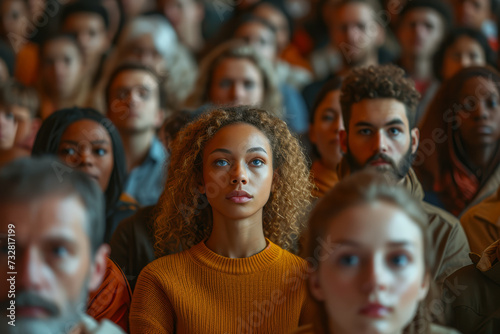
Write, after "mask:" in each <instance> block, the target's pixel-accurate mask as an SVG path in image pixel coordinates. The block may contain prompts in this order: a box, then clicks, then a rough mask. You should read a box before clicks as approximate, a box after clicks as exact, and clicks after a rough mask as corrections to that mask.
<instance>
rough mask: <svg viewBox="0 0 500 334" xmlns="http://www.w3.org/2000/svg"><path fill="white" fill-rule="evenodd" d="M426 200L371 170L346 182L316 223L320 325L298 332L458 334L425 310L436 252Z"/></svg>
mask: <svg viewBox="0 0 500 334" xmlns="http://www.w3.org/2000/svg"><path fill="white" fill-rule="evenodd" d="M419 202H420V201H418V200H416V199H415V198H414V197H413V196H412V195H411V194H410V193H409V192H408V191H407V190H406V189H404V187H401V186H400V185H399V186H395V185H394V183H393V182H388V180H387V177H386V176H384V175H382V174H379V173H376V172H374V171H373V170H372V171H363V172H359V173H354V174H352V175H351V176H350V177H348V178H346V179H343V180H341V181H340V182H339V183H338V184H337V185H336V186H335V187H334V188H333V189H332V190H331V191H330V192H329V193H327V194H326V195H325V197H323V198H322V199H320V200H319V201H318V203H317V205H316V207H315V208H314V209H313V211H312V213H311V215H310V217H309V224H308V225H309V231H308V235H307V239H308V244H307V247H306V254H305V256H306V258H307V260H308V261H309V266H310V270H309V273H310V276H309V278H308V283H309V284H308V287H309V294H310V296H311V298H312V299H313V300H314V301H315V304H316V306H317V307H316V309H317V312H316V313H315V319H314V322H313V325H309V326H307V327H305V328H302V329H300V330H298V331H297V332H295V333H297V334H298V333H301V334H306V333H308V334H312V333H378V334H393V333H430V334H438V333H441V334H444V333H448V334H452V333H455V334H458V332H456V331H454V330H451V329H445V328H442V327H440V326H437V325H434V324H431V323H429V322H428V321H427V319H426V318H425V313H424V312H425V309H423V308H422V305H419V304H422V302H423V300H424V299H425V297H426V295H427V293H428V291H429V287H430V285H431V284H432V268H433V264H432V262H433V260H434V249H433V247H432V246H431V237H432V236H431V235H430V233H429V231H428V229H427V217H426V216H425V214H424V211H423V209H422V207H421V206H420V203H419Z"/></svg>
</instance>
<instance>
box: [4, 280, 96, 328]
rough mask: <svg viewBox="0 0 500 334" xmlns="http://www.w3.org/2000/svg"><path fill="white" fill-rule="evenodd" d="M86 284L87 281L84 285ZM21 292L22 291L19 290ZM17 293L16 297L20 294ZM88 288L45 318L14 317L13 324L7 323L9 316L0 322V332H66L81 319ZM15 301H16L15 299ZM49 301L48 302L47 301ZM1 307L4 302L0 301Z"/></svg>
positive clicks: (85, 306) (85, 305) (85, 307)
mask: <svg viewBox="0 0 500 334" xmlns="http://www.w3.org/2000/svg"><path fill="white" fill-rule="evenodd" d="M86 286H87V281H86V282H85V284H84V287H86ZM21 293H22V292H21ZM21 293H20V294H19V295H18V297H19V296H20V295H21ZM88 294H89V292H88V290H87V289H86V288H84V289H83V291H82V293H81V294H80V298H79V299H78V301H77V302H70V303H69V304H68V305H66V306H65V309H64V310H59V309H58V310H57V314H56V315H54V316H51V317H49V318H46V319H32V318H19V317H17V318H16V321H15V326H11V325H9V324H8V321H10V320H9V318H6V319H3V320H4V321H1V322H0V333H4V334H68V333H70V332H71V331H72V329H73V328H75V326H76V325H78V324H79V323H80V322H81V320H82V315H83V314H84V313H85V311H86V309H87V302H86V301H87V298H88ZM16 302H17V301H16ZM47 303H50V302H47ZM0 304H1V305H2V309H4V308H3V304H4V302H2V303H0Z"/></svg>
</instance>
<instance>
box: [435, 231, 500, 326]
mask: <svg viewBox="0 0 500 334" xmlns="http://www.w3.org/2000/svg"><path fill="white" fill-rule="evenodd" d="M471 259H472V262H473V264H471V265H469V266H467V267H464V268H462V269H459V270H457V271H455V272H454V273H453V274H452V275H450V276H449V277H448V278H447V279H446V281H445V288H444V290H443V295H442V298H441V299H442V303H443V306H444V311H445V316H446V324H447V325H448V326H451V327H454V328H456V329H458V330H459V331H460V332H461V333H463V334H492V333H499V332H500V300H499V299H498V296H499V295H500V262H499V261H500V240H497V241H495V242H494V243H493V244H491V245H490V246H489V247H487V248H486V249H485V250H484V252H483V253H482V255H481V256H480V255H478V254H471Z"/></svg>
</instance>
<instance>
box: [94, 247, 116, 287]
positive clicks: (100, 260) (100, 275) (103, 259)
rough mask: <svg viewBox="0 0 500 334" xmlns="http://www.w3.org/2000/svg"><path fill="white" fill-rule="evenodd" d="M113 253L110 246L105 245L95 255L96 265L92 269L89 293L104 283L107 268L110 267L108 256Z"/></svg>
mask: <svg viewBox="0 0 500 334" xmlns="http://www.w3.org/2000/svg"><path fill="white" fill-rule="evenodd" d="M110 252H111V248H109V245H108V244H103V245H101V247H99V249H98V250H97V252H96V253H95V255H94V263H93V264H92V266H91V268H90V279H89V291H94V290H96V289H97V288H99V286H100V285H101V283H102V280H103V279H104V274H105V273H106V268H107V267H108V265H107V264H108V261H109V260H108V256H109V254H110Z"/></svg>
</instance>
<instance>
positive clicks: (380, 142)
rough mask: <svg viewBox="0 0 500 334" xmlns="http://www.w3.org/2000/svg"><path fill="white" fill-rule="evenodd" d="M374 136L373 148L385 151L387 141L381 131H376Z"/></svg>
mask: <svg viewBox="0 0 500 334" xmlns="http://www.w3.org/2000/svg"><path fill="white" fill-rule="evenodd" d="M375 137H376V138H375V142H374V145H375V150H376V151H378V152H382V153H385V152H387V149H388V142H387V138H386V136H385V134H384V133H383V132H382V131H378V132H377V134H376V136H375Z"/></svg>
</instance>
